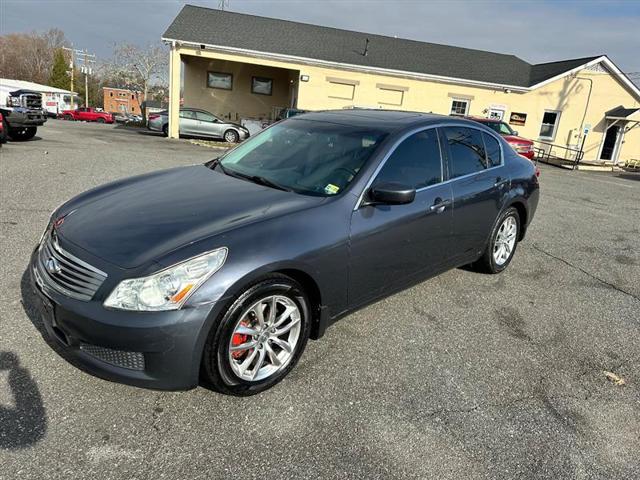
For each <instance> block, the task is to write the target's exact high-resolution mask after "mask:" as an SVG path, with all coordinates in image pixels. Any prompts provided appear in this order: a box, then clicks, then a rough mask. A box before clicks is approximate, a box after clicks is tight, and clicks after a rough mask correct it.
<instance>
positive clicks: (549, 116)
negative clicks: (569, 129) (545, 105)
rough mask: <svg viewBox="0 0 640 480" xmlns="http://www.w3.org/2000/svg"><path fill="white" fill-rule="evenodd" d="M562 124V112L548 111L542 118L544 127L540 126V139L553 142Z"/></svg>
mask: <svg viewBox="0 0 640 480" xmlns="http://www.w3.org/2000/svg"><path fill="white" fill-rule="evenodd" d="M559 122H560V112H557V111H554V110H546V111H545V112H544V115H543V116H542V125H541V126H540V138H546V139H549V140H553V139H554V138H555V137H556V130H557V129H558V123H559Z"/></svg>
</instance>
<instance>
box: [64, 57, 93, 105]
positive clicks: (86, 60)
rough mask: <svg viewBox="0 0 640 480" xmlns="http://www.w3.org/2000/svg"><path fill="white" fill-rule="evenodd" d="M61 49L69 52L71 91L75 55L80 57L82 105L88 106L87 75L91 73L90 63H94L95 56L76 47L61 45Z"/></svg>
mask: <svg viewBox="0 0 640 480" xmlns="http://www.w3.org/2000/svg"><path fill="white" fill-rule="evenodd" d="M62 49H63V50H66V51H68V52H69V53H70V54H71V62H70V63H69V68H70V69H71V91H72V92H73V81H74V77H75V69H76V66H75V64H76V62H75V58H76V57H82V66H81V67H80V71H81V72H82V73H84V105H85V107H88V106H89V75H91V74H92V73H93V69H92V68H91V66H90V64H91V63H95V62H96V60H95V58H96V56H95V55H93V54H89V53H87V50H86V49H84V50H79V49H77V48H73V45H72V46H71V48H69V47H62ZM71 108H73V100H72V101H71Z"/></svg>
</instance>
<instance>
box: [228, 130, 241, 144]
mask: <svg viewBox="0 0 640 480" xmlns="http://www.w3.org/2000/svg"><path fill="white" fill-rule="evenodd" d="M224 140H225V141H226V142H229V143H238V140H240V136H239V135H238V132H236V131H235V130H227V131H226V132H224Z"/></svg>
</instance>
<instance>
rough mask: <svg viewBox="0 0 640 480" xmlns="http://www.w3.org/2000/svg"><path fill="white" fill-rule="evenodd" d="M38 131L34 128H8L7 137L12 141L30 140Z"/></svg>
mask: <svg viewBox="0 0 640 480" xmlns="http://www.w3.org/2000/svg"><path fill="white" fill-rule="evenodd" d="M37 130H38V129H37V128H36V127H23V128H10V129H9V137H11V139H12V140H18V141H24V140H31V139H32V138H33V137H34V136H35V134H36V131H37Z"/></svg>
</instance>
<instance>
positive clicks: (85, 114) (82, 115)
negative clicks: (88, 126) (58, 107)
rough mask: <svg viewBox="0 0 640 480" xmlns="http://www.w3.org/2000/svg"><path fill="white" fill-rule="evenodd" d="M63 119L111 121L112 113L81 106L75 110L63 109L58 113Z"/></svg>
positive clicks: (112, 119) (112, 120)
mask: <svg viewBox="0 0 640 480" xmlns="http://www.w3.org/2000/svg"><path fill="white" fill-rule="evenodd" d="M58 117H59V118H62V119H64V120H77V121H79V120H81V121H83V122H98V123H113V122H114V118H113V115H112V114H110V113H107V112H103V111H101V110H97V109H95V108H92V107H82V108H78V109H76V110H63V111H62V112H60V113H59V114H58Z"/></svg>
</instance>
